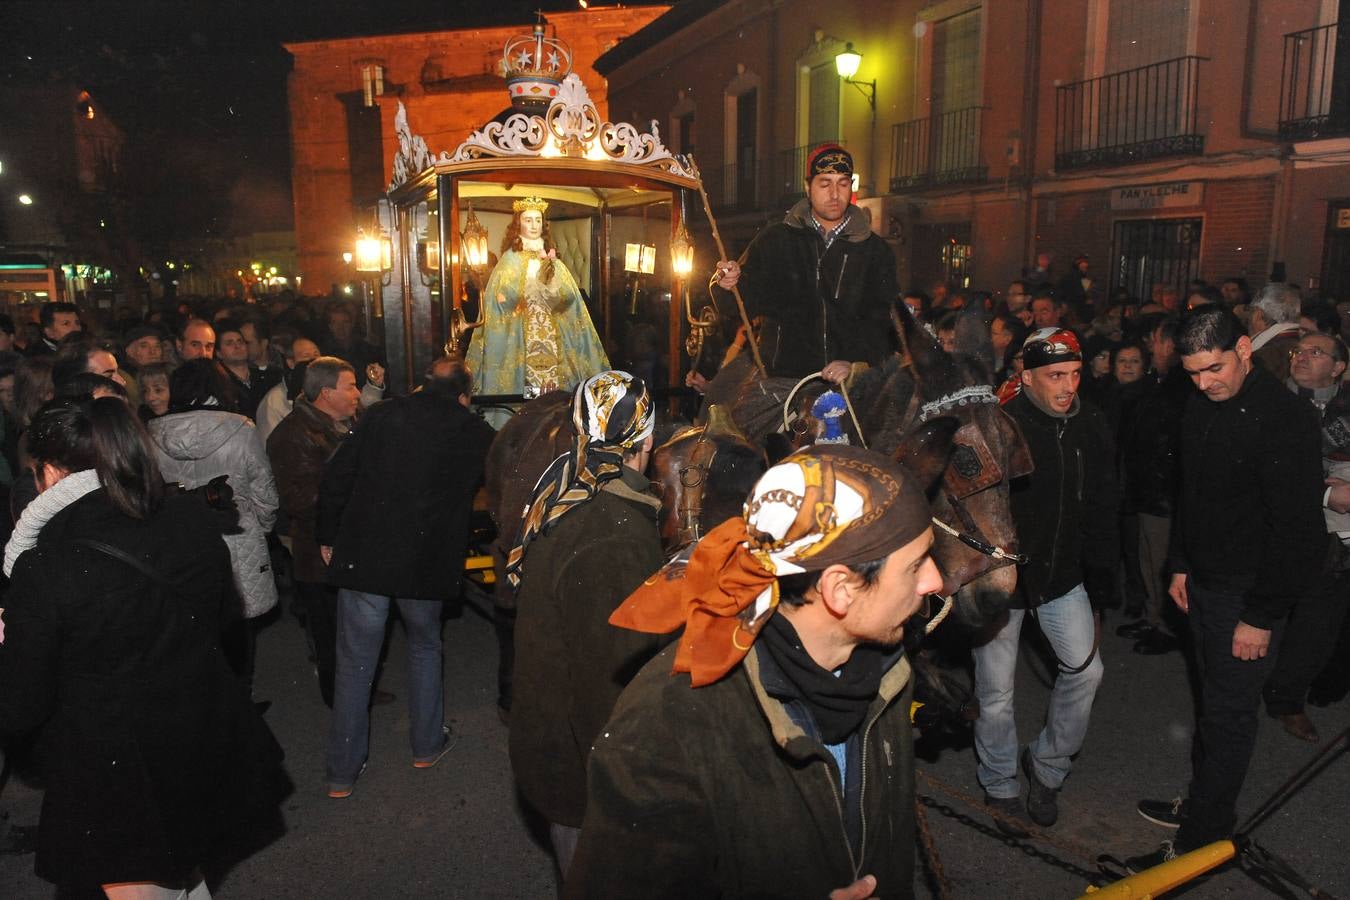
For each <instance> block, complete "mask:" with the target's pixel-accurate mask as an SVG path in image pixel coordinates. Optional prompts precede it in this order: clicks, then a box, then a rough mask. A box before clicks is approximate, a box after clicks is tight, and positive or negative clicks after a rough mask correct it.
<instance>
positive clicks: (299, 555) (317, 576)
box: [267, 397, 346, 584]
mask: <svg viewBox="0 0 1350 900" xmlns="http://www.w3.org/2000/svg"><path fill="white" fill-rule="evenodd" d="M345 434H346V429H345V428H343V427H341V426H339V424H338V423H337V422H335V421H333V419H332V417H331V416H329V415H328V414H327V413H324V412H322V411H320V410H318V409H316V408H315V407H314V404H312V403H310V402H309V401H308V400H306V399H305V398H304V397H301V398H300V399H298V400H296V401H295V406H294V408H292V410H291V414H290V415H288V416H287V417H286V418H284V419H282V420H281V424H280V425H278V426H277V427H276V429H275V430H274V431H273V432H272V434H271V435H270V436H269V437H268V438H267V458H268V459H269V460H271V462H272V474H273V476H275V478H276V482H277V496H278V497H279V498H280V499H281V509H282V511H283V512H284V513H286V516H287V518H288V519H289V520H290V537H291V559H292V562H293V572H294V575H295V580H296V581H304V582H308V583H310V584H322V583H323V581H324V577H325V575H326V574H327V571H328V566H327V565H325V564H324V561H323V557H321V556H320V555H319V543H318V541H317V540H315V538H314V522H315V519H316V517H317V516H318V509H319V483H320V482H321V481H322V480H323V467H324V464H325V463H327V462H328V459H329V458H330V457H331V456H332V455H333V452H334V451H335V450H337V447H338V444H340V443H342V438H343V436H344V435H345Z"/></svg>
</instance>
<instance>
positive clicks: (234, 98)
mask: <svg viewBox="0 0 1350 900" xmlns="http://www.w3.org/2000/svg"><path fill="white" fill-rule="evenodd" d="M605 5H608V4H605ZM538 8H542V9H543V10H544V11H545V12H546V13H547V12H548V11H550V10H567V9H576V8H577V6H576V2H575V0H572V2H558V0H552V2H549V0H528V2H525V0H438V2H430V0H394V2H369V0H366V2H335V0H215V2H203V0H116V2H107V0H94V2H88V0H86V2H74V0H7V2H5V3H3V4H0V89H3V85H4V84H5V83H6V81H8V80H11V79H15V80H23V81H27V80H34V79H36V80H50V79H55V80H62V79H65V80H69V81H71V82H74V83H75V84H77V85H79V86H80V87H84V88H85V89H87V90H89V91H90V92H91V94H92V95H93V96H94V98H95V100H96V101H97V102H100V103H101V104H102V105H103V107H104V108H105V109H106V110H107V111H108V113H109V115H110V116H111V117H112V121H114V122H116V123H117V124H118V125H119V126H120V127H121V128H122V129H123V130H124V131H125V132H127V133H128V134H129V135H132V137H133V144H134V147H139V148H141V156H142V157H143V158H149V157H151V156H153V157H154V158H156V159H157V160H159V163H158V165H159V166H160V167H161V170H162V171H163V172H164V176H163V178H164V180H166V181H169V182H172V183H171V184H165V185H164V187H165V191H164V196H165V198H166V199H165V203H166V204H167V207H166V210H165V212H164V215H165V216H167V217H170V218H173V219H175V220H176V221H179V222H181V223H183V226H184V228H186V229H189V230H204V231H205V232H207V234H206V235H205V236H228V235H229V234H231V233H246V232H249V231H253V230H268V229H275V228H289V227H291V196H290V174H289V173H290V159H289V150H288V139H287V124H286V74H287V72H288V70H289V68H290V57H289V55H288V54H287V53H286V52H285V51H284V50H283V49H282V47H281V44H282V42H283V41H295V40H309V39H316V38H325V37H345V36H352V35H360V34H387V33H392V32H401V31H421V30H439V29H449V28H463V27H471V26H476V25H486V24H500V23H510V22H521V23H526V22H529V21H531V20H532V18H533V15H532V13H533V10H535V9H538ZM134 147H133V148H129V149H134ZM165 161H167V165H166V164H165ZM206 197H212V198H219V199H221V200H222V202H221V203H218V204H214V205H212V204H209V203H204V202H194V199H193V198H198V200H200V198H206ZM174 204H180V205H178V206H174ZM183 204H189V205H183Z"/></svg>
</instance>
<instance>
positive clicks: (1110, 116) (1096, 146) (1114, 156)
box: [1055, 56, 1205, 170]
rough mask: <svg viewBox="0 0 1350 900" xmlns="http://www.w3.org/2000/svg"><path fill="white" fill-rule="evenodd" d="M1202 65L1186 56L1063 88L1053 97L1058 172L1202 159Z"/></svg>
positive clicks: (1203, 140)
mask: <svg viewBox="0 0 1350 900" xmlns="http://www.w3.org/2000/svg"><path fill="white" fill-rule="evenodd" d="M1202 62H1205V59H1204V58H1203V57H1199V56H1182V57H1179V58H1177V59H1169V60H1167V61H1166V62H1160V63H1154V64H1153V65H1149V66H1140V67H1139V68H1137V69H1129V70H1127V71H1124V72H1115V73H1113V74H1111V75H1103V76H1101V77H1100V78H1089V79H1087V80H1086V81H1075V82H1074V83H1072V84H1065V85H1061V86H1060V87H1059V88H1057V89H1056V91H1055V95H1056V96H1055V168H1056V169H1060V170H1063V169H1075V168H1081V167H1084V166H1110V165H1121V164H1123V163H1132V162H1139V161H1141V160H1145V159H1153V158H1155V157H1160V156H1198V155H1200V154H1202V153H1204V152H1205V136H1204V135H1203V134H1200V133H1199V128H1198V126H1197V122H1196V118H1197V117H1196V106H1197V101H1198V98H1199V95H1200V63H1202Z"/></svg>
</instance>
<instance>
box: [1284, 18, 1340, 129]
mask: <svg viewBox="0 0 1350 900" xmlns="http://www.w3.org/2000/svg"><path fill="white" fill-rule="evenodd" d="M1337 24H1338V23H1336V22H1333V23H1332V24H1330V25H1323V26H1321V27H1320V28H1309V29H1307V30H1305V31H1295V32H1294V33H1292V34H1286V35H1285V36H1284V65H1283V68H1282V71H1281V75H1280V137H1281V138H1282V139H1284V140H1291V141H1292V140H1312V139H1316V138H1322V137H1334V136H1338V135H1343V134H1350V71H1344V70H1345V69H1347V68H1350V52H1346V51H1344V50H1343V51H1342V53H1341V54H1340V56H1341V58H1340V59H1339V60H1338V59H1337V52H1336V38H1337ZM1338 62H1339V63H1340V64H1341V65H1340V66H1339V67H1338V66H1337V65H1336V64H1337V63H1338ZM1338 68H1340V69H1341V70H1342V71H1339V72H1338V71H1337V69H1338Z"/></svg>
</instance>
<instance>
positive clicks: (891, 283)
mask: <svg viewBox="0 0 1350 900" xmlns="http://www.w3.org/2000/svg"><path fill="white" fill-rule="evenodd" d="M805 179H806V197H805V199H803V200H801V201H800V202H798V203H797V204H796V205H795V206H793V207H792V209H791V210H789V211H788V214H787V216H786V217H785V218H784V220H783V221H782V222H780V223H777V224H775V225H770V226H769V227H767V228H765V229H764V230H763V231H761V232H760V233H759V234H758V235H756V236H755V239H754V240H753V241H751V242H750V247H749V248H748V249H747V250H746V255H745V265H744V267H742V266H741V265H740V264H739V263H737V262H735V261H732V260H722V261H721V262H719V263H718V264H717V269H718V273H719V275H720V278H719V279H718V281H717V285H718V287H720V288H722V289H723V290H726V291H730V290H732V289H733V288H735V287H737V285H738V284H739V287H740V290H741V292H742V293H743V294H744V296H745V299H746V305H747V307H748V312H749V314H750V315H751V316H752V317H761V316H762V317H765V318H767V319H770V320H772V321H773V322H774V323H775V324H776V325H777V326H778V328H779V338H778V342H777V345H776V352H774V353H772V354H770V355H769V356H768V357H766V358H765V360H764V364H765V366H766V368H767V369H768V374H770V375H778V376H784V377H794V378H800V377H802V376H803V375H807V374H809V373H812V372H823V373H824V377H825V378H826V380H828V381H832V382H835V383H839V382H842V381H843V380H844V379H845V378H847V377H848V375H849V372H850V370H851V368H852V364H853V363H858V362H862V363H867V364H868V365H871V366H875V365H877V364H879V363H880V362H881V361H882V359H884V358H885V357H886V356H887V354H888V353H889V352H890V349H891V348H890V344H889V338H890V329H889V323H890V306H891V303H892V302H893V301H894V300H895V297H896V286H895V255H894V254H893V253H892V252H891V248H890V247H889V246H887V244H886V242H885V241H883V240H882V239H881V238H880V237H878V236H877V235H875V234H873V233H872V229H871V226H870V225H869V224H868V220H867V214H866V213H864V212H863V211H862V210H861V209H859V208H858V207H857V206H854V205H853V204H852V203H850V202H849V200H850V197H851V196H852V191H853V157H852V156H851V155H850V154H849V152H848V151H847V150H845V149H844V148H842V147H839V146H837V145H834V144H827V145H825V146H823V147H818V148H816V150H815V151H813V152H812V153H811V155H810V157H808V159H807V162H806V172H805ZM724 318H726V319H727V320H728V321H730V320H731V318H730V317H724Z"/></svg>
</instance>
